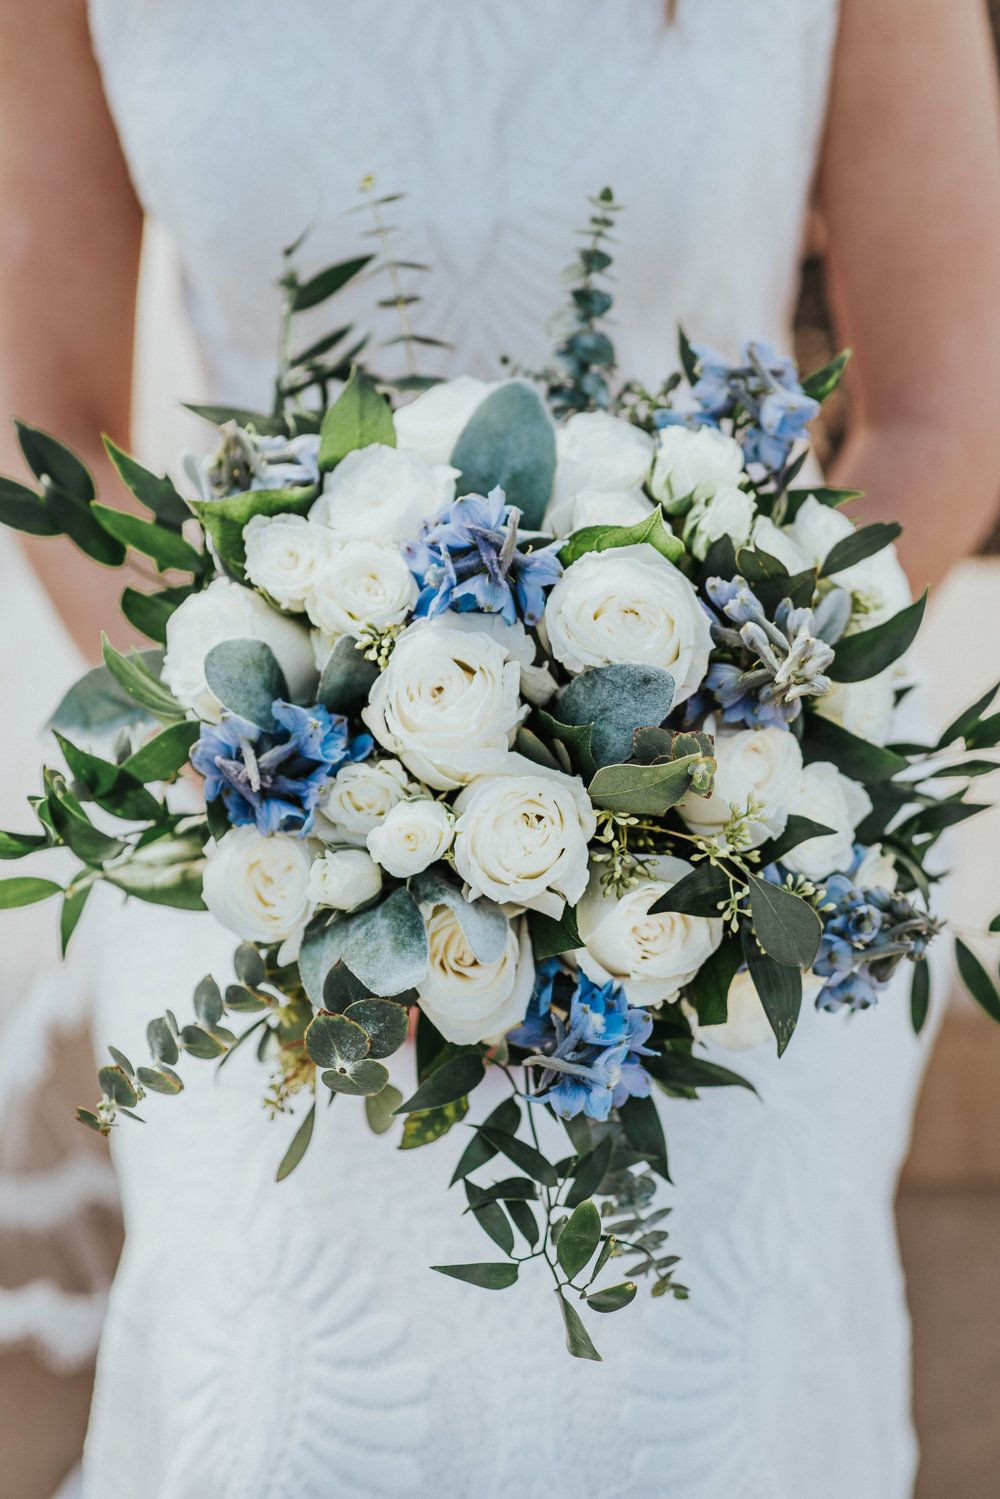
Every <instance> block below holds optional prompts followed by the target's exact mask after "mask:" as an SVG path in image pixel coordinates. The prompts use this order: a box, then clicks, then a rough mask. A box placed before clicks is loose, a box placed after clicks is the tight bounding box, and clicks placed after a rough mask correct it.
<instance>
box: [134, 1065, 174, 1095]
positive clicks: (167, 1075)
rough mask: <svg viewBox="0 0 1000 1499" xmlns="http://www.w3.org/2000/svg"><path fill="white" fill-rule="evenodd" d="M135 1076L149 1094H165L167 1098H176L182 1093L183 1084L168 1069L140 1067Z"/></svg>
mask: <svg viewBox="0 0 1000 1499" xmlns="http://www.w3.org/2000/svg"><path fill="white" fill-rule="evenodd" d="M137 1075H138V1078H139V1081H140V1083H141V1084H142V1086H143V1087H144V1088H146V1089H147V1090H148V1091H149V1092H150V1093H165V1094H166V1095H167V1096H168V1097H176V1095H177V1094H178V1093H183V1091H184V1084H183V1082H182V1081H181V1079H180V1078H179V1077H178V1076H177V1073H176V1072H171V1070H170V1068H169V1067H140V1068H139V1071H138V1074H137Z"/></svg>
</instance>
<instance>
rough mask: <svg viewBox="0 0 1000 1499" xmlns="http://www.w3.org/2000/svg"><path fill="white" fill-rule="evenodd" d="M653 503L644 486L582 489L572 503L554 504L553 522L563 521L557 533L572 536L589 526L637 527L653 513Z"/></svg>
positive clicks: (550, 516)
mask: <svg viewBox="0 0 1000 1499" xmlns="http://www.w3.org/2000/svg"><path fill="white" fill-rule="evenodd" d="M653 509H654V506H653V502H652V500H651V499H649V498H648V496H647V495H646V494H644V493H643V491H642V490H641V489H610V490H603V489H581V490H580V491H579V492H578V493H577V494H575V495H573V496H572V498H571V500H570V502H569V504H568V505H560V506H559V507H558V508H556V507H555V506H553V508H552V509H551V510H550V511H549V516H548V521H549V524H551V525H553V526H554V525H555V523H556V522H557V521H558V522H559V528H558V529H557V530H556V532H555V534H556V535H558V536H569V535H570V534H571V533H572V532H573V531H582V530H583V529H584V527H585V526H634V525H635V524H636V523H637V522H638V521H642V520H645V519H646V518H647V516H650V515H652V513H653Z"/></svg>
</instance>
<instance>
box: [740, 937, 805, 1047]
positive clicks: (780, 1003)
mask: <svg viewBox="0 0 1000 1499" xmlns="http://www.w3.org/2000/svg"><path fill="white" fill-rule="evenodd" d="M743 957H744V959H745V961H746V965H747V967H748V968H749V970H750V977H751V979H752V980H753V986H754V988H755V989H756V990H757V994H758V996H759V998H760V1002H761V1004H762V1005H763V1006H764V1013H765V1015H766V1016H767V1018H768V1022H769V1024H770V1026H771V1029H772V1031H773V1032H774V1037H775V1040H776V1041H777V1043H778V1055H779V1057H780V1056H781V1055H782V1053H783V1052H784V1051H785V1049H786V1047H787V1046H788V1043H789V1041H790V1040H791V1039H792V1034H793V1032H794V1030H795V1027H796V1025H797V1024H798V1019H799V1011H800V1009H801V1008H802V973H801V970H800V969H798V968H793V967H790V966H789V965H788V964H786V963H779V962H778V961H777V960H776V959H775V958H773V957H771V956H770V955H769V954H768V953H766V952H762V951H761V949H760V948H759V947H758V945H757V943H756V942H755V940H754V938H753V937H752V935H751V934H750V933H749V932H748V931H747V930H746V928H744V930H743Z"/></svg>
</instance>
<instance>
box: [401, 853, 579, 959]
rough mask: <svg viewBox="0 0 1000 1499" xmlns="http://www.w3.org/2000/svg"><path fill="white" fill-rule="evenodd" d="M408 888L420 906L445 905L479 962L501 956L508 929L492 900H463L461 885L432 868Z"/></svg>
mask: <svg viewBox="0 0 1000 1499" xmlns="http://www.w3.org/2000/svg"><path fill="white" fill-rule="evenodd" d="M410 889H411V891H412V892H413V895H414V896H415V898H416V899H417V900H418V901H419V902H420V903H421V905H429V906H447V907H448V908H449V910H451V911H453V912H454V914H455V918H456V920H457V921H458V924H459V926H460V927H461V928H462V935H463V936H464V937H465V940H466V941H467V942H468V944H469V946H470V948H471V949H472V951H473V953H474V954H475V956H476V958H477V960H478V961H479V962H480V963H495V962H497V960H498V959H499V958H500V957H501V956H502V955H503V952H504V950H505V948H506V946H507V934H508V930H509V928H508V924H507V918H506V916H505V915H504V913H503V912H502V911H501V909H500V907H499V906H497V905H494V903H493V901H490V900H486V899H479V900H466V898H465V896H464V895H463V893H462V887H461V885H459V884H458V883H457V882H456V881H454V880H450V879H445V878H444V876H443V875H441V874H439V873H438V872H437V869H436V868H431V869H427V870H425V871H424V872H423V873H422V874H418V875H415V876H414V877H413V879H411V881H410ZM561 950H562V949H560V951H561Z"/></svg>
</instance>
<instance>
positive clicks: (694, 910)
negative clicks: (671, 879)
mask: <svg viewBox="0 0 1000 1499" xmlns="http://www.w3.org/2000/svg"><path fill="white" fill-rule="evenodd" d="M728 895H729V880H728V879H727V878H726V875H725V873H724V872H723V870H722V869H720V868H719V866H718V865H717V864H710V863H709V862H708V861H707V860H705V862H704V863H701V864H697V865H695V867H694V869H693V870H692V871H691V873H690V874H686V875H684V877H683V879H680V880H678V881H677V883H676V885H671V887H670V889H669V890H665V891H664V893H663V894H662V895H661V896H660V897H659V898H658V899H657V900H656V901H654V902H653V904H652V905H651V906H650V908H649V914H650V916H658V915H659V914H660V912H661V911H678V912H680V913H681V914H682V915H684V916H718V914H719V904H720V902H721V901H724V900H726V899H727V897H728Z"/></svg>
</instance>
